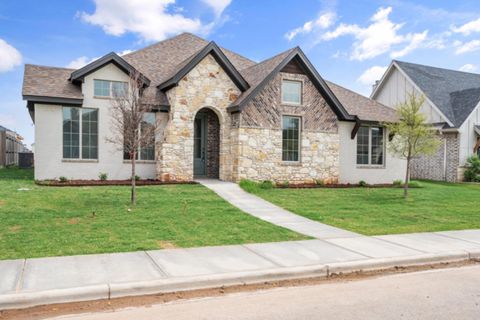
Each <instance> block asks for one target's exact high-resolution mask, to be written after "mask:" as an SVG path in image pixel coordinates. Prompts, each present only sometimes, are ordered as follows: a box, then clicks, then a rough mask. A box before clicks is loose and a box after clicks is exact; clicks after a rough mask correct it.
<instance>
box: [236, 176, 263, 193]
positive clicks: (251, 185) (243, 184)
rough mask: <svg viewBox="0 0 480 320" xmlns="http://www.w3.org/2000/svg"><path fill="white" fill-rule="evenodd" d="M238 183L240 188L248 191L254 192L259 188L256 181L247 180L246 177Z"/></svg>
mask: <svg viewBox="0 0 480 320" xmlns="http://www.w3.org/2000/svg"><path fill="white" fill-rule="evenodd" d="M238 185H239V186H240V188H242V189H243V190H245V191H247V192H250V193H255V192H257V191H258V189H259V187H258V183H257V182H255V181H253V180H248V179H242V180H240V182H239V183H238Z"/></svg>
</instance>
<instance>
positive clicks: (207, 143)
mask: <svg viewBox="0 0 480 320" xmlns="http://www.w3.org/2000/svg"><path fill="white" fill-rule="evenodd" d="M193 133H194V134H193V175H194V176H195V177H196V178H202V177H203V178H214V179H218V177H219V171H220V120H219V119H218V116H217V114H216V113H215V112H214V111H213V110H212V109H209V108H203V109H201V110H200V111H198V112H197V114H196V116H195V120H194V128H193Z"/></svg>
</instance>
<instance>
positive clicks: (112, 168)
mask: <svg viewBox="0 0 480 320" xmlns="http://www.w3.org/2000/svg"><path fill="white" fill-rule="evenodd" d="M93 79H101V80H115V81H128V76H127V75H126V74H125V73H124V72H122V71H121V70H119V69H118V68H117V67H116V66H115V65H113V64H109V65H107V66H105V67H104V68H102V69H99V70H97V71H96V72H94V73H92V74H90V75H88V76H87V77H85V83H84V85H83V87H82V91H83V95H84V105H83V106H84V107H86V108H96V109H98V121H99V123H98V133H99V137H98V160H81V159H78V160H76V159H68V160H67V159H62V156H63V150H62V143H63V135H62V122H63V114H62V106H60V105H58V106H54V105H41V104H36V105H35V179H37V180H45V179H58V178H59V177H61V176H64V177H67V178H68V179H98V175H99V173H100V172H105V173H107V174H108V179H112V180H115V179H128V178H129V177H130V172H131V165H130V163H128V162H126V161H124V160H123V153H122V151H121V150H119V149H118V147H119V146H117V145H114V144H111V143H106V141H105V139H106V137H107V136H109V135H111V134H112V132H111V129H110V126H111V118H110V117H111V115H110V111H109V108H110V107H111V101H110V100H109V99H104V98H94V96H93ZM163 118H165V120H166V114H161V113H157V122H159V121H160V119H163ZM157 138H158V137H157ZM136 171H137V175H138V176H140V177H141V178H142V179H147V178H155V177H156V170H155V162H154V161H151V162H148V163H147V162H143V163H141V161H140V162H138V164H137V166H136Z"/></svg>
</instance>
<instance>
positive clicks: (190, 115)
mask: <svg viewBox="0 0 480 320" xmlns="http://www.w3.org/2000/svg"><path fill="white" fill-rule="evenodd" d="M135 70H136V71H138V72H140V73H141V74H142V79H143V84H144V87H145V89H144V91H143V96H142V103H143V104H144V105H145V106H146V107H148V108H149V110H150V111H151V113H148V114H147V116H146V118H145V122H146V123H145V124H146V125H157V126H158V128H159V129H160V130H159V132H158V133H157V135H156V137H155V141H156V142H155V145H152V146H149V147H148V148H143V149H142V150H140V157H139V161H138V167H137V174H138V175H139V176H140V177H141V178H157V179H160V180H162V181H190V180H192V179H194V178H195V177H208V178H219V179H222V180H228V181H239V180H241V179H244V178H246V179H253V180H274V181H278V182H280V181H289V182H291V183H306V182H310V183H312V182H315V181H318V180H323V181H325V182H338V181H340V182H344V183H347V182H349V183H357V182H358V181H359V180H365V181H367V182H369V183H391V182H392V181H393V180H395V179H401V177H402V176H403V172H404V168H405V162H404V161H403V160H400V159H395V158H392V157H390V156H389V155H387V154H386V147H385V144H386V141H387V137H388V133H387V132H386V131H385V129H384V128H383V126H382V123H383V122H384V121H395V120H396V118H395V113H394V111H393V110H391V109H390V108H387V107H385V106H382V105H381V104H379V103H376V102H375V101H373V100H371V99H368V98H366V97H363V96H360V95H358V94H356V93H353V92H351V91H349V90H347V89H344V88H342V87H339V86H337V85H334V84H332V83H326V82H325V81H324V80H323V79H322V78H321V77H320V75H319V74H318V72H317V71H316V70H315V68H314V67H313V65H312V64H311V63H310V62H309V60H308V59H307V58H306V56H305V54H304V53H303V52H302V50H301V49H300V48H298V47H296V48H293V49H290V50H287V51H285V52H283V53H280V54H278V55H276V56H274V57H272V58H270V59H267V60H265V61H262V62H260V63H256V62H254V61H252V60H249V59H247V58H245V57H242V56H240V55H238V54H236V53H233V52H231V51H229V50H226V49H223V48H220V47H218V46H217V45H216V44H215V43H214V42H207V41H206V40H204V39H201V38H199V37H197V36H194V35H192V34H188V33H184V34H181V35H179V36H176V37H174V38H171V39H167V40H165V41H162V42H159V43H156V44H154V45H151V46H149V47H146V48H144V49H140V50H138V51H135V52H132V53H129V54H127V55H124V56H122V57H120V56H118V55H116V54H115V53H110V54H108V55H106V56H104V57H102V58H100V59H98V60H96V61H94V62H92V63H90V64H89V65H87V66H85V67H83V68H81V69H78V70H72V69H65V68H54V67H45V66H35V65H26V66H25V76H24V84H23V97H24V99H25V100H27V102H28V103H27V107H28V110H29V111H30V114H31V116H32V119H34V122H35V178H36V179H39V180H43V179H54V178H58V177H60V176H65V177H67V178H71V179H96V178H97V177H98V174H99V173H100V172H105V173H107V174H108V177H109V179H126V178H128V177H129V174H130V169H129V167H130V165H129V161H130V160H129V159H128V157H127V156H125V155H124V154H123V152H122V150H119V149H118V146H115V145H111V144H109V143H106V142H105V141H106V138H107V137H108V136H109V135H110V134H111V131H110V122H111V121H110V118H111V114H110V110H111V100H110V99H111V97H112V92H116V90H123V88H124V87H125V83H126V82H127V81H128V80H129V74H131V73H132V72H133V71H135ZM62 124H63V125H62Z"/></svg>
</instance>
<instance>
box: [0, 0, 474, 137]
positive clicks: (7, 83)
mask: <svg viewBox="0 0 480 320" xmlns="http://www.w3.org/2000/svg"><path fill="white" fill-rule="evenodd" d="M479 17H480V2H478V1H465V0H463V1H439V0H437V1H433V0H432V1H400V0H390V1H375V0H371V1H364V0H359V1H341V0H337V1H335V0H331V1H327V0H326V1H318V0H302V1H299V0H296V1H295V0H282V1H278V0H262V1H258V0H257V1H255V0H197V1H182V0H177V1H175V0H85V1H81V0H75V1H64V0H57V1H55V0H49V1H36V0H30V1H19V0H2V1H1V2H0V125H4V126H6V127H9V128H11V129H13V130H16V131H18V132H19V133H20V134H21V135H23V136H24V137H25V141H26V143H27V144H30V143H32V142H33V132H34V130H33V124H32V121H31V119H30V117H29V115H28V112H27V110H26V107H25V106H26V104H25V102H24V101H22V97H21V86H22V77H23V65H24V64H25V63H31V64H40V65H51V66H59V67H65V66H72V67H80V66H82V64H85V63H87V62H89V61H91V59H94V58H96V57H100V56H102V55H104V54H106V53H108V52H110V51H115V52H118V53H123V52H128V51H129V50H136V49H139V48H142V47H144V46H146V45H148V44H151V43H154V42H156V41H160V40H162V39H165V38H166V37H170V36H173V35H175V34H178V33H180V32H183V31H189V32H193V33H196V34H198V35H200V36H202V37H205V38H207V39H209V40H215V41H216V42H217V43H218V44H219V45H221V46H223V47H226V48H229V49H231V50H233V51H236V52H238V53H240V54H242V55H245V56H247V57H249V58H251V59H253V60H256V61H261V60H263V59H266V58H268V57H270V56H272V55H275V54H277V53H279V52H281V51H284V50H286V49H288V48H291V47H294V46H297V45H299V46H301V47H302V49H303V50H304V51H305V52H306V54H307V56H308V57H309V58H310V60H311V61H312V62H313V64H314V65H315V66H316V68H317V69H318V71H319V72H320V74H321V75H322V76H323V77H324V78H326V79H328V80H331V81H333V82H336V83H338V84H340V85H343V86H345V87H347V88H350V89H352V90H355V91H357V92H359V93H362V94H365V95H368V94H369V93H370V88H371V85H372V83H373V81H374V80H375V79H377V78H378V77H380V76H381V74H382V73H383V71H384V70H385V68H386V67H387V66H388V64H389V63H390V61H391V60H392V58H395V59H399V60H404V61H410V62H415V63H422V64H429V65H434V66H440V67H445V68H451V69H456V70H460V69H461V70H465V71H469V72H480V69H479V68H480V59H479V57H480V55H479V53H480V18H479Z"/></svg>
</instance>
